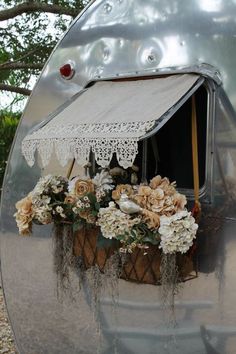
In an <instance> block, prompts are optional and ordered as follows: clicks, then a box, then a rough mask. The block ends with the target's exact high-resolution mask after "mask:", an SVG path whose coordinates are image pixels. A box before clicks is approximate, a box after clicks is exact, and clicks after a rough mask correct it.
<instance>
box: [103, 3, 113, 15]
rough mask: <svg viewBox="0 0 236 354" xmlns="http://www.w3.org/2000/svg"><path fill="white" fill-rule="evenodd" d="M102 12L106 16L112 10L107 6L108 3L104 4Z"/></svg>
mask: <svg viewBox="0 0 236 354" xmlns="http://www.w3.org/2000/svg"><path fill="white" fill-rule="evenodd" d="M103 10H104V12H105V13H106V14H109V13H110V12H111V10H112V6H111V4H109V2H106V3H105V4H104V6H103Z"/></svg>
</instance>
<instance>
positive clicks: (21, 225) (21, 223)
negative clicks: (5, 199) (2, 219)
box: [14, 212, 32, 236]
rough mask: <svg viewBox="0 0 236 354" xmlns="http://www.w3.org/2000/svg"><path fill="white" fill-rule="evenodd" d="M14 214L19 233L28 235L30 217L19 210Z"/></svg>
mask: <svg viewBox="0 0 236 354" xmlns="http://www.w3.org/2000/svg"><path fill="white" fill-rule="evenodd" d="M14 216H15V218H16V224H17V227H18V229H19V233H20V235H23V236H28V235H29V234H30V233H31V228H32V218H31V217H30V216H28V215H24V214H20V213H19V212H17V213H15V214H14Z"/></svg>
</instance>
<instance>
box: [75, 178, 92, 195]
mask: <svg viewBox="0 0 236 354" xmlns="http://www.w3.org/2000/svg"><path fill="white" fill-rule="evenodd" d="M93 192H94V184H93V182H92V181H91V180H86V181H85V180H82V179H78V180H77V181H76V182H75V186H74V194H75V195H76V196H77V197H80V198H81V197H84V196H85V195H86V194H87V193H93Z"/></svg>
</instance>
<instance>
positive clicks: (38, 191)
mask: <svg viewBox="0 0 236 354" xmlns="http://www.w3.org/2000/svg"><path fill="white" fill-rule="evenodd" d="M66 190H67V180H66V179H65V178H63V177H61V176H52V175H47V176H45V177H41V178H40V179H39V181H38V183H37V184H36V186H35V188H34V189H33V191H32V192H31V193H29V194H28V196H27V197H25V198H23V199H22V200H20V201H19V202H17V203H16V209H17V212H16V213H15V214H14V216H15V218H16V223H17V226H18V228H19V233H20V234H21V235H29V234H30V233H31V229H32V222H33V221H34V222H36V223H39V224H49V223H51V222H52V220H53V215H59V216H60V217H61V218H64V217H65V214H64V210H63V208H62V207H60V206H57V207H56V208H55V209H53V206H52V205H53V202H52V198H53V196H58V195H60V194H62V195H64V194H65V191H66Z"/></svg>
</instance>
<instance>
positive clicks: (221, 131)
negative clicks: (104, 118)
mask: <svg viewBox="0 0 236 354" xmlns="http://www.w3.org/2000/svg"><path fill="white" fill-rule="evenodd" d="M235 19H236V3H235V1H234V0H227V1H223V0H190V1H180V0H179V1H176V0H165V1H163V0H146V1H142V0H106V1H105V0H96V1H93V2H91V4H90V5H89V6H87V8H86V9H85V10H84V11H83V12H82V13H81V14H80V15H79V16H78V17H77V18H76V19H75V21H74V22H73V24H72V25H71V27H70V29H69V30H68V31H67V33H66V34H65V36H64V37H63V38H62V40H61V41H60V42H59V43H58V45H57V47H56V48H55V50H54V51H53V53H52V55H51V57H50V59H49V60H48V62H47V64H46V65H45V67H44V69H43V71H42V74H41V76H40V78H39V80H38V82H37V84H36V86H35V88H34V90H33V92H32V95H31V97H30V99H29V101H28V104H27V106H26V109H25V112H24V114H23V116H22V119H21V123H20V125H19V128H18V130H17V134H16V138H15V141H14V144H13V148H12V151H11V155H10V157H9V162H8V167H7V172H6V175H5V180H4V188H3V194H2V206H1V220H2V222H1V271H2V283H3V287H4V294H5V299H6V304H7V309H8V313H9V318H10V321H11V325H12V328H13V331H14V335H15V339H16V343H17V347H18V350H19V352H20V353H21V354H34V353H35V354H36V353H37V354H40V353H42V354H46V353H49V354H54V353H57V354H59V353H62V354H65V353H68V354H73V353H86V354H88V353H95V352H96V350H97V348H98V347H99V348H100V350H101V352H102V353H104V354H105V353H107V354H111V353H115V352H117V353H122V354H126V353H135V354H143V353H147V354H151V353H168V352H169V353H181V354H183V353H184V354H190V353H191V354H193V353H194V354H197V353H199V354H200V353H201V354H203V353H208V354H209V353H219V354H224V353H225V354H234V353H235V348H236V307H235V293H236V262H235V259H236V240H235V230H236V224H235V221H236V219H235V218H236V208H235V198H236V150H235V148H236V126H235V122H236V121H235V109H236V70H235V62H236V50H235V48H236V25H235ZM65 64H69V66H67V67H66V68H67V69H68V68H69V73H68V72H67V71H66V70H65V69H66V68H65V67H64V71H63V70H62V71H61V73H60V71H59V69H60V68H62V67H63V66H64V65H65ZM62 74H64V76H63V75H62ZM166 77H167V78H171V80H172V79H173V80H174V81H173V83H172V81H171V82H170V84H169V86H168V85H167V86H168V87H167V88H166V87H165V86H164V82H165V78H166ZM144 79H147V80H144ZM155 80H157V81H158V82H159V83H160V84H159V94H160V95H161V94H162V95H163V97H165V98H166V97H167V98H168V103H167V106H168V107H165V109H164V111H163V112H159V119H158V121H157V123H158V124H156V125H155V126H152V129H151V131H152V133H151V134H149V135H147V134H146V133H145V132H146V130H144V131H142V130H141V128H140V130H138V128H137V126H139V125H138V123H137V121H136V123H135V129H134V131H132V129H131V130H129V132H131V133H130V134H131V135H130V136H129V138H130V141H131V140H132V139H134V137H136V138H137V139H136V140H135V139H134V140H135V143H136V142H137V140H139V139H140V140H142V141H144V142H143V143H142V146H143V149H144V154H141V155H143V160H144V161H143V166H142V167H143V175H145V174H146V175H147V174H149V175H150V174H152V173H153V171H149V167H150V166H151V167H153V166H154V167H153V168H154V170H155V169H156V167H158V168H160V171H161V173H163V174H165V175H167V176H168V177H170V178H171V179H172V180H173V179H176V181H177V184H178V186H179V188H180V189H181V190H183V191H184V192H185V193H186V194H187V195H188V198H189V200H190V201H191V200H193V197H194V195H193V194H194V193H193V183H192V168H191V157H189V150H191V141H190V142H189V136H190V133H189V126H188V124H187V123H186V124H185V123H184V121H183V119H182V117H189V115H190V113H189V112H190V111H191V99H190V96H192V95H193V93H195V97H196V107H197V116H198V128H199V129H198V131H199V171H200V201H201V204H202V208H203V215H202V221H201V226H200V231H199V235H198V251H197V258H198V276H197V277H196V278H195V279H192V280H190V281H188V282H185V283H184V284H183V286H182V288H181V291H180V293H179V294H178V295H177V296H176V303H175V306H176V316H177V323H178V325H177V327H176V328H167V327H165V326H164V325H163V321H162V317H163V309H162V308H161V305H160V303H159V300H158V293H159V289H160V288H159V287H158V286H153V285H147V284H135V283H131V282H127V281H124V280H120V281H119V300H118V302H117V305H116V316H115V317H116V319H115V320H114V313H113V310H112V306H111V303H112V300H111V299H110V298H109V297H106V296H105V297H104V298H103V299H102V303H101V313H100V317H99V319H100V335H97V334H96V328H97V327H96V324H95V322H94V318H93V311H92V309H91V307H90V304H89V301H88V294H87V293H86V292H84V291H80V292H79V293H78V294H77V293H76V296H75V298H74V301H71V300H70V299H64V301H63V302H60V301H58V299H57V297H56V294H55V276H54V273H53V266H52V246H51V237H50V232H51V230H50V227H47V226H44V227H42V226H40V227H37V226H35V227H34V231H33V237H31V238H22V237H19V235H18V231H17V228H16V225H15V221H14V218H13V214H14V212H15V202H16V201H17V200H19V199H21V198H22V197H23V196H25V195H26V194H27V193H28V192H29V191H30V190H31V189H32V188H33V186H34V185H35V183H36V182H37V180H38V178H39V177H40V176H41V175H44V174H46V173H60V174H62V175H65V174H66V171H67V170H68V167H69V165H70V162H69V159H70V157H71V155H70V153H71V152H69V153H68V156H67V157H66V158H65V159H64V160H63V159H62V158H61V157H62V155H63V154H64V151H65V150H66V147H67V146H68V141H66V142H65V144H64V145H63V153H62V152H61V151H60V144H59V145H57V146H56V143H55V147H56V150H57V155H58V157H59V160H61V161H60V162H61V163H62V164H64V167H62V166H61V165H60V163H59V162H58V159H56V157H55V156H54V155H53V154H54V153H53V152H52V151H51V150H50V149H51V145H50V141H54V142H55V139H56V138H57V136H58V135H57V133H58V132H57V131H56V130H55V129H57V128H58V127H57V125H56V126H53V124H52V127H54V128H55V127H56V128H55V129H54V128H53V129H51V130H50V131H48V132H47V134H48V135H47V138H48V140H47V139H45V140H43V143H42V144H41V145H40V144H39V145H37V149H38V150H39V155H41V157H42V162H41V161H40V159H38V158H36V163H35V164H34V166H33V167H29V166H28V165H27V163H26V161H25V159H24V158H23V156H22V153H21V144H22V140H23V139H24V138H25V136H26V135H27V133H29V132H31V133H32V134H34V133H35V134H37V132H38V131H40V129H44V128H46V127H47V126H48V124H49V125H50V124H51V123H52V122H55V121H56V120H57V119H58V121H60V122H64V123H65V125H66V124H67V121H66V120H65V117H66V119H68V122H69V123H70V124H71V125H72V126H73V123H75V122H76V120H75V119H74V118H75V117H71V115H70V113H71V112H72V111H73V112H76V110H77V109H78V110H79V107H80V103H81V105H82V108H81V109H86V111H82V112H81V110H80V113H81V114H84V115H85V116H86V115H87V116H88V118H85V119H90V118H91V116H90V115H89V113H88V112H91V114H95V113H96V111H97V110H98V111H99V108H98V102H97V101H96V99H97V97H100V99H99V102H103V108H104V104H107V105H109V104H110V101H109V99H107V101H106V97H104V96H105V95H104V96H103V92H108V93H109V92H111V97H113V98H114V101H115V103H114V107H113V106H112V104H111V111H110V112H111V116H112V119H113V117H114V114H115V113H114V112H115V111H117V110H118V111H117V112H118V115H121V114H126V113H127V111H128V110H129V109H131V111H132V110H133V109H134V107H135V105H137V108H138V109H137V116H139V118H140V117H144V121H145V124H146V123H147V122H148V121H149V120H150V117H148V114H149V113H150V112H151V113H153V111H155V109H157V107H159V106H161V105H162V104H163V102H162V101H158V100H157V97H156V96H155V89H154V88H152V87H151V86H152V85H151V84H150V83H151V82H153V81H155ZM163 80H164V81H163ZM178 80H180V81H181V82H182V83H181V85H180V90H181V91H178V89H177V93H176V89H175V90H173V88H178ZM140 81H142V83H143V88H142V89H143V95H145V93H146V96H145V97H146V101H145V102H147V105H145V106H144V105H142V104H141V103H140V100H139V99H136V100H135V97H139V96H136V94H137V95H138V93H137V91H136V90H137V86H138V85H139V83H140ZM157 81H155V82H157ZM94 82H95V84H94ZM91 83H92V84H93V85H91ZM127 83H129V84H130V83H131V86H132V85H133V88H132V87H131V92H130V91H129V94H130V96H128V97H129V98H130V100H129V99H128V100H127V97H125V95H123V96H122V92H125V91H123V90H126V88H127V85H126V84H127ZM149 84H150V85H149ZM109 85H110V86H109ZM116 85H118V86H119V88H118V89H117V87H118V86H116ZM114 86H115V88H114ZM104 87H105V88H104ZM85 88H86V91H85V93H84V89H85ZM120 88H121V89H120ZM162 88H163V90H162ZM104 90H106V91H104ZM119 90H120V91H119ZM172 91H174V92H172ZM82 92H83V93H82ZM119 92H121V99H120V103H119V104H118V103H117V102H118V101H119V99H118V98H119V97H118V95H119ZM178 92H179V96H178ZM81 93H82V94H81ZM176 94H177V96H176ZM86 95H87V96H86ZM132 95H133V96H132ZM102 96H103V97H102ZM83 97H87V98H88V99H87V103H86V102H85V103H84V100H83ZM109 97H110V96H109ZM150 97H151V99H150ZM158 97H161V96H158ZM82 101H83V102H82ZM112 102H113V101H112ZM131 103H132V104H131ZM86 105H87V106H86ZM156 106H157V107H156ZM71 107H72V108H73V110H72V111H70V109H71ZM83 107H85V108H83ZM86 107H87V108H86ZM124 107H125V108H124ZM113 108H114V109H113ZM99 112H100V111H99ZM132 112H133V111H132ZM100 113H101V112H100ZM163 113H165V114H164V116H163ZM92 118H93V117H92ZM121 118H122V116H121ZM45 119H46V121H45ZM71 119H72V120H71ZM73 119H74V120H73ZM78 119H79V118H78ZM96 119H98V120H96V124H98V125H99V124H101V123H104V122H100V121H99V118H96ZM140 119H141V118H140ZM148 119H149V120H148ZM91 122H92V123H93V124H94V123H95V120H92V121H91ZM112 122H115V123H119V122H117V121H115V120H111V121H108V122H107V123H106V124H108V126H109V124H110V125H111V124H112ZM69 123H68V124H69ZM120 123H124V126H125V128H124V131H123V133H124V134H126V133H127V130H126V129H127V121H124V122H123V121H122V119H121V122H120ZM131 123H132V122H131ZM104 124H105V123H104ZM117 125H118V124H117ZM121 125H122V124H121ZM116 129H118V130H116V134H117V135H118V136H119V133H120V131H119V129H120V125H119V127H118V128H117V127H116ZM149 130H150V129H149ZM109 132H110V130H108V132H106V131H105V130H104V126H103V129H102V130H101V131H100V136H99V131H98V130H97V131H96V132H94V130H93V131H92V135H90V136H89V135H88V132H85V133H86V134H87V136H86V137H87V140H86V141H88V140H89V139H90V140H89V142H90V143H91V139H92V140H93V138H94V139H97V141H99V139H100V140H101V139H102V138H106V139H107V140H106V141H107V142H108V143H107V142H106V144H107V145H106V148H108V146H109V144H110V143H111V136H110V135H109ZM70 133H72V130H70ZM136 133H137V134H136ZM93 134H95V135H93ZM96 134H97V135H96ZM135 134H136V135H135ZM125 136H126V137H127V134H126V135H125ZM153 136H154V137H156V141H157V143H158V152H159V157H158V159H157V157H156V156H155V154H153V155H151V153H150V151H151V150H150V149H151V147H150V146H151V145H152V144H151V141H153ZM109 137H110V138H109ZM43 138H44V137H43V136H41V138H40V137H39V136H38V139H43ZM50 139H51V140H50ZM53 139H54V140H53ZM109 139H110V140H109ZM148 139H149V140H148ZM134 140H133V141H134ZM145 141H146V143H145ZM91 144H92V143H91ZM26 145H27V144H26ZM96 146H97V145H96V144H95V147H93V148H94V149H95V150H96ZM90 147H91V146H89V148H90ZM128 147H129V149H130V150H129V151H128V152H127V154H128V156H126V157H124V154H125V152H124V151H123V155H122V152H121V151H118V150H116V152H117V151H118V152H117V154H118V155H119V156H120V161H121V163H123V165H124V166H126V165H125V164H126V163H127V161H128V160H129V158H130V156H131V155H132V156H131V157H132V158H133V155H134V156H135V154H134V152H132V151H133V150H132V149H134V150H135V149H136V147H137V146H136V145H132V144H131V143H130V144H129V146H128ZM80 148H81V142H80ZM35 149H36V146H35V145H33V146H32V144H31V143H30V142H29V144H28V145H27V147H26V155H27V154H28V155H27V157H28V161H29V163H31V165H32V164H33V160H34V157H33V152H34V150H35ZM81 149H82V148H81ZM148 149H149V150H148ZM75 150H76V149H75ZM147 150H148V153H147V154H146V155H147V159H145V151H146V152H147ZM81 151H82V150H80V153H81ZM83 151H84V150H83ZM112 152H113V150H112ZM96 153H97V155H96V159H97V160H99V158H100V160H99V161H100V162H101V160H104V159H105V160H106V159H107V158H108V157H107V154H106V153H105V157H104V154H103V155H102V157H101V156H100V155H99V153H100V152H99V151H97V152H96ZM51 154H52V155H53V156H52V158H51V160H50V162H49V161H47V160H49V156H50V155H51ZM86 154H87V152H84V160H85V161H86V159H87V155H86ZM99 156H100V157H99ZM62 160H63V161H62ZM157 160H158V164H156V162H157ZM47 162H49V163H48V164H47ZM154 162H155V163H154ZM158 171H159V170H158ZM76 283H77V278H76V275H74V279H73V284H74V286H75V287H76ZM173 336H174V338H175V339H174V340H169V339H168V338H169V337H173ZM99 342H101V343H102V344H101V345H100V344H99Z"/></svg>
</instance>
